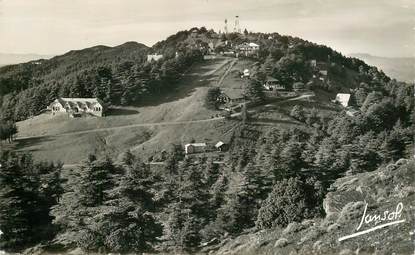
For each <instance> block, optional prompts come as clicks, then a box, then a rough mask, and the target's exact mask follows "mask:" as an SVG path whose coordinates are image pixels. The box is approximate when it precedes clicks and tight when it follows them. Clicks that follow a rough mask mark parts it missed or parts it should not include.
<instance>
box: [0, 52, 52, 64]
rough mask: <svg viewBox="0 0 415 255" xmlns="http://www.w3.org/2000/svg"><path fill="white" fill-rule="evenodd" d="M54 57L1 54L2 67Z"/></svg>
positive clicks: (0, 62)
mask: <svg viewBox="0 0 415 255" xmlns="http://www.w3.org/2000/svg"><path fill="white" fill-rule="evenodd" d="M52 57H53V55H40V54H15V53H0V66H5V65H14V64H20V63H25V62H29V61H33V60H38V59H50V58H52Z"/></svg>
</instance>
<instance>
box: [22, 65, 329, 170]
mask: <svg viewBox="0 0 415 255" xmlns="http://www.w3.org/2000/svg"><path fill="white" fill-rule="evenodd" d="M233 62H234V60H233V59H229V58H221V59H216V60H209V61H205V62H203V63H199V64H197V65H195V66H193V67H191V68H190V69H189V71H188V72H187V73H186V75H184V76H183V78H182V80H181V81H180V84H179V86H177V89H176V91H172V92H171V93H169V94H168V95H167V96H164V97H161V98H159V99H158V100H156V101H154V102H153V103H152V105H148V106H144V107H125V108H115V109H112V110H111V113H112V114H110V115H109V116H107V117H104V118H92V117H91V118H80V119H73V118H69V117H67V116H66V115H61V116H51V115H50V114H48V113H44V114H42V115H39V116H36V117H34V118H32V119H28V120H25V121H21V122H19V123H17V125H18V129H19V134H18V135H19V137H20V138H19V139H18V140H17V143H16V147H17V149H18V150H22V151H31V152H32V153H33V155H34V157H35V158H36V159H39V160H53V161H58V160H59V161H62V162H64V163H65V164H76V163H78V162H80V161H81V160H83V159H85V158H86V157H87V155H88V154H89V153H95V154H98V155H109V156H111V157H116V156H117V155H119V154H120V153H122V152H124V151H126V150H127V149H131V150H133V151H136V152H139V154H140V155H142V156H143V158H147V157H148V156H150V155H153V154H154V153H155V152H160V151H162V150H164V149H167V148H168V146H169V145H170V144H172V143H174V144H181V145H183V144H185V143H188V142H190V141H191V140H193V139H194V140H196V141H198V142H212V143H214V142H217V141H218V140H224V141H227V140H228V139H229V138H230V136H231V135H232V132H233V130H234V128H235V126H237V125H238V124H237V122H235V121H226V120H220V119H216V120H212V121H209V122H201V123H183V124H175V125H163V126H161V125H154V126H152V125H150V126H140V127H137V126H135V127H125V126H128V125H135V124H146V123H163V122H177V121H179V122H182V121H189V120H206V119H208V120H210V119H211V118H212V117H214V116H216V115H217V114H218V113H219V112H217V111H211V110H208V109H206V108H205V107H204V99H205V96H206V93H207V90H208V89H209V87H212V86H220V87H226V88H244V86H245V85H246V83H245V82H244V81H243V80H241V78H240V77H239V75H238V71H241V70H243V69H245V68H250V66H252V64H253V62H252V61H249V60H238V61H236V62H235V63H233ZM230 67H232V68H231V69H230ZM219 81H220V82H219ZM295 104H302V105H304V107H306V108H311V107H316V108H318V109H321V110H329V111H332V110H334V108H330V107H328V105H329V101H328V98H322V97H315V98H314V99H313V98H304V99H303V100H297V101H290V102H286V103H278V102H277V103H271V104H269V105H266V106H263V107H257V108H256V109H253V110H254V111H255V113H253V114H251V118H252V121H254V122H255V123H254V127H255V129H256V130H258V131H260V132H266V131H267V130H268V129H270V128H275V127H280V128H287V127H291V126H293V125H301V123H298V122H297V121H295V120H293V119H292V118H291V117H290V116H289V112H290V110H291V108H292V106H293V105H295ZM117 127H121V128H117ZM105 128H112V129H110V130H108V129H105ZM97 129H104V130H97ZM80 131H81V132H82V131H86V132H84V133H79V132H80ZM73 132H78V133H75V134H73ZM71 133H72V134H71Z"/></svg>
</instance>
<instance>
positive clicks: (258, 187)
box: [0, 28, 415, 254]
mask: <svg viewBox="0 0 415 255" xmlns="http://www.w3.org/2000/svg"><path fill="white" fill-rule="evenodd" d="M226 41H227V42H228V43H225V42H226ZM247 41H251V42H255V43H257V44H259V45H260V50H259V52H258V54H257V55H255V56H252V57H250V59H249V61H250V63H254V64H253V65H252V66H253V67H252V72H253V75H252V79H250V80H249V81H248V80H243V79H241V78H240V77H239V75H236V77H237V78H234V77H233V78H232V79H235V80H236V79H238V80H237V81H239V82H240V83H241V84H243V85H244V86H247V91H249V94H248V100H251V101H255V103H258V102H257V101H259V102H260V103H264V101H265V99H264V98H262V97H260V95H259V93H260V92H262V93H264V91H263V90H262V86H261V83H262V82H263V81H264V80H265V79H267V77H269V76H271V77H274V78H277V79H278V80H279V81H280V82H282V83H283V84H284V85H286V86H288V87H289V86H293V84H295V83H304V84H307V90H309V92H310V93H313V94H315V97H314V99H310V100H309V101H308V102H307V101H301V100H299V101H296V100H293V101H284V100H282V99H280V101H279V102H280V104H277V105H276V108H280V109H278V110H279V111H276V112H273V113H271V112H270V114H274V115H275V116H277V118H278V117H279V118H282V116H284V117H287V118H289V120H290V121H286V122H289V123H290V124H292V125H284V126H282V125H279V124H280V123H279V122H278V121H280V122H281V120H277V121H275V123H274V122H273V121H272V120H271V121H269V123H266V124H267V125H265V124H263V123H259V122H257V121H256V120H257V118H258V115H260V114H263V113H266V112H267V111H270V110H268V109H269V108H267V106H272V105H271V104H270V105H265V106H264V105H259V107H263V108H259V109H260V110H258V111H257V112H255V111H253V110H252V111H248V110H247V109H246V105H245V106H244V107H243V110H242V111H241V112H242V113H241V114H240V115H239V116H235V117H229V118H226V119H225V118H222V120H223V122H222V123H224V124H223V125H227V124H228V125H229V126H232V128H231V129H229V130H227V131H226V132H229V134H228V135H229V137H230V139H229V141H227V145H228V148H227V150H224V151H220V152H217V151H216V152H212V153H197V154H189V155H184V151H183V149H182V146H180V145H179V146H174V145H172V146H171V147H170V149H169V150H164V151H154V155H151V157H150V158H148V157H143V156H142V154H143V151H144V149H141V147H140V149H139V150H128V148H125V152H124V153H122V154H121V155H119V156H118V157H116V158H115V157H114V158H109V157H105V156H104V157H99V156H97V155H95V154H94V153H91V154H90V155H85V160H84V161H82V162H80V163H79V164H78V165H74V166H69V167H66V168H63V167H62V166H61V164H50V163H36V162H33V160H32V159H31V157H30V155H29V154H23V153H12V152H2V153H1V154H0V164H1V165H0V166H1V169H0V170H1V171H0V184H1V185H0V211H1V212H6V213H1V214H0V227H1V230H2V231H3V233H4V236H3V238H2V239H1V240H0V248H1V249H5V250H7V251H13V252H14V251H23V250H25V249H27V248H29V250H26V251H27V252H40V251H58V252H69V251H72V250H75V249H77V250H79V249H81V250H82V252H120V253H129V252H133V253H134V252H135V253H142V252H155V253H159V252H167V253H179V252H180V253H196V252H202V253H208V252H210V251H213V252H214V251H219V252H220V253H221V254H227V252H229V250H231V251H233V252H234V253H235V254H239V253H243V252H246V253H248V252H249V251H248V249H249V247H247V246H244V245H241V244H238V241H236V242H232V241H230V245H227V244H226V240H238V238H239V237H241V238H243V237H245V236H247V235H248V236H253V237H254V238H256V237H258V236H259V237H258V238H257V239H255V243H248V244H249V245H251V244H252V246H254V247H255V248H257V249H260V247H257V246H262V245H263V246H264V247H265V248H267V249H273V248H278V249H280V250H281V253H282V254H285V253H284V252H288V250H289V249H294V248H296V247H293V246H298V245H302V244H306V245H309V246H304V247H306V248H307V249H308V248H309V247H310V246H311V245H313V248H315V247H314V246H316V247H317V248H322V249H323V248H333V242H334V243H335V242H336V240H333V238H329V239H327V240H323V241H321V242H320V243H319V244H321V247H320V246H318V245H314V244H313V243H314V242H315V241H316V240H317V239H318V238H320V237H324V234H325V233H326V232H334V233H337V232H335V231H337V229H339V228H340V226H337V225H334V224H335V223H338V224H340V223H342V224H349V223H350V222H351V221H349V220H348V218H347V219H346V220H345V221H343V220H344V217H348V215H349V211H348V210H349V209H350V206H354V204H351V205H349V206H345V205H342V206H344V207H345V208H346V209H345V212H344V214H342V213H340V212H338V214H335V215H334V216H333V215H331V218H330V220H329V219H328V215H327V217H325V216H326V215H325V214H326V213H327V214H328V210H327V209H326V208H323V201H326V202H327V201H329V202H331V201H330V198H332V193H330V191H331V190H330V189H333V187H334V188H335V189H339V190H341V189H340V188H339V186H347V185H349V184H350V183H349V182H347V183H348V184H347V185H346V184H345V185H340V184H339V182H338V181H337V180H339V178H344V177H345V176H346V178H350V179H355V178H354V177H356V178H357V179H358V180H359V178H360V177H364V182H362V183H363V184H362V185H367V186H369V185H371V183H373V182H370V181H369V180H372V178H371V177H372V176H374V175H372V174H370V173H369V172H373V171H376V170H377V169H381V170H379V171H378V172H381V173H383V174H382V177H381V178H380V177H379V178H380V179H382V178H384V179H382V180H383V181H382V182H381V181H379V182H377V183H376V185H377V184H379V185H381V187H378V186H376V188H377V190H379V192H380V193H379V197H377V198H376V202H381V201H382V200H381V198H380V196H381V195H382V196H383V195H384V196H383V198H384V199H387V200H388V201H389V202H392V199H391V198H392V196H390V193H387V194H383V193H381V192H382V190H383V191H385V192H386V191H388V192H390V191H392V190H394V189H399V187H409V188H408V190H405V192H407V193H405V192H403V193H402V194H403V195H402V196H401V197H399V196H398V197H397V198H396V199H398V198H403V199H405V202H408V203H409V202H410V198H411V197H410V196H409V195H408V194H411V192H413V188H411V187H412V186H411V185H410V183H411V181H412V179H411V178H412V177H413V175H412V176H409V175H410V174H409V173H408V172H410V171H412V169H413V163H408V161H407V160H401V159H402V158H406V159H408V158H410V157H412V156H413V154H414V151H413V148H414V146H413V139H414V130H415V126H414V125H415V111H414V106H415V101H414V97H413V95H414V88H413V86H410V85H408V84H406V83H400V82H397V81H395V80H391V79H390V78H389V77H387V76H386V75H385V74H383V73H382V72H380V71H378V70H377V69H376V68H374V67H370V66H368V65H366V64H365V63H364V62H362V61H360V60H357V59H353V58H346V57H344V56H342V55H341V54H340V53H338V52H335V51H333V50H332V49H330V48H328V47H326V46H320V45H316V44H313V43H311V42H307V41H304V40H301V39H299V38H293V37H289V36H281V35H279V34H276V33H274V34H262V33H245V34H228V35H218V34H216V33H214V32H212V31H207V30H206V29H204V28H201V29H192V30H190V31H182V32H178V33H177V34H176V35H173V36H171V37H169V38H167V39H166V40H165V41H162V42H159V43H157V44H156V45H154V46H153V47H152V48H146V47H145V46H140V45H138V44H135V43H128V44H125V45H122V46H118V47H115V48H109V47H104V46H98V47H94V48H90V49H85V50H82V51H77V52H70V53H68V54H66V55H64V56H61V57H56V58H54V59H52V60H50V61H57V60H56V59H63V60H62V61H64V62H65V63H66V64H56V66H54V67H51V65H52V64H51V63H52V62H49V61H47V62H45V63H42V64H31V63H28V64H23V65H18V66H10V67H5V68H3V69H1V75H0V79H1V82H2V83H1V85H2V88H3V85H4V84H6V85H7V84H10V85H8V86H4V90H2V91H3V92H2V93H3V94H2V95H3V106H2V112H3V118H5V119H11V120H19V119H24V118H26V117H28V116H31V115H33V114H36V113H37V112H38V111H41V110H42V109H43V108H44V107H45V105H47V103H48V102H49V101H48V100H52V99H54V97H56V96H96V97H99V98H101V99H103V100H104V101H105V102H106V103H107V104H112V105H118V104H121V105H129V104H142V103H145V102H146V100H152V98H155V97H157V96H158V95H160V94H161V93H169V90H170V89H172V88H174V86H175V84H176V83H175V81H177V80H179V79H180V77H181V74H183V73H184V72H186V70H187V68H188V67H189V65H191V64H192V63H195V62H197V61H201V60H202V56H203V54H205V53H206V52H207V51H208V47H210V46H209V43H213V44H214V45H216V48H215V51H217V52H221V51H228V50H231V49H232V46H231V44H233V45H234V44H238V43H241V42H247ZM132 49H133V50H132ZM111 52H112V53H114V52H118V53H114V54H115V55H117V54H119V55H117V57H115V55H113V57H108V55H111ZM121 52H123V53H121ZM132 52H135V53H134V54H131V53H132ZM176 52H177V54H176ZM147 53H158V54H163V56H164V58H162V59H161V60H159V61H154V62H147V61H146V59H145V55H146V54H147ZM84 54H86V55H88V57H86V56H85V57H83V55H84ZM94 54H96V56H95V57H91V56H89V55H92V56H93V55H94ZM123 54H124V55H123ZM120 55H121V56H124V57H121V56H120ZM79 56H82V57H79ZM78 58H81V59H82V60H78V61H79V63H83V64H80V66H82V65H83V68H81V67H78V65H75V62H76V61H75V59H78ZM69 59H72V60H71V61H69ZM86 59H89V61H91V62H88V61H87V60H86ZM97 59H98V60H99V61H98V60H97ZM126 59H127V60H126ZM240 59H242V57H241V58H240ZM238 61H239V60H238ZM241 61H242V60H241ZM98 62H99V64H96V63H98ZM69 63H72V64H69ZM312 63H316V64H315V65H313V64H312ZM44 64H46V65H45V66H49V67H48V68H47V70H46V69H45V70H43V71H41V70H42V69H41V66H43V65H44ZM62 66H71V67H72V68H73V69H70V68H69V67H68V68H69V69H70V70H72V71H69V69H68V70H67V69H66V68H63V67H62ZM26 67H27V70H26V72H24V71H22V70H23V69H25V68H26ZM203 67H205V68H206V66H202V68H201V69H203ZM316 68H320V70H318V69H316ZM19 70H20V71H19ZM28 70H29V71H28ZM58 70H59V71H58ZM228 70H230V69H228ZM320 71H327V75H326V74H324V79H319V77H314V76H316V75H319V74H318V73H320V74H321V72H320ZM224 72H225V73H226V71H224ZM13 73H14V74H15V75H12V74H13ZM324 73H325V72H324ZM232 75H233V74H232ZM19 77H20V78H19ZM22 77H25V78H24V79H23V78H22ZM52 77H53V78H52ZM196 77H197V76H196ZM199 77H200V76H199ZM188 78H189V77H188ZM191 78H192V76H190V78H189V79H191ZM208 78H210V77H208ZM320 78H322V77H320ZM19 79H20V80H19ZM229 80H231V79H229ZM35 81H36V82H35ZM245 82H246V83H245ZM13 84H15V85H16V86H14V85H13ZM204 84H205V83H203V85H204ZM206 84H208V83H206ZM258 84H259V86H258ZM203 85H200V86H203ZM241 86H242V85H241ZM216 88H217V87H216ZM205 89H206V94H208V92H207V90H208V88H205ZM337 92H346V93H351V95H352V104H353V107H354V109H355V112H354V113H353V114H350V112H348V110H349V109H347V108H343V107H341V106H339V105H336V104H335V103H333V102H331V100H330V99H333V98H334V97H332V96H333V95H334V94H335V93H337ZM188 98H191V95H190V96H188ZM307 99H309V98H307ZM196 100H198V101H199V103H200V101H201V97H198V98H197V99H196ZM319 101H324V102H325V104H319V103H320V102H319ZM186 102H187V101H186ZM284 102H285V103H286V104H290V105H288V106H286V107H285V108H284V105H283V104H284ZM260 103H258V104H260ZM303 104H304V105H307V106H315V107H314V108H313V107H308V108H307V107H304V106H303ZM203 107H211V108H215V106H213V107H212V106H209V105H206V106H203ZM249 107H250V106H249ZM154 108H155V109H156V110H157V107H154ZM253 108H254V107H252V108H251V109H253ZM333 109H334V110H333ZM212 111H214V110H212ZM203 121H206V120H203ZM8 123H10V125H12V122H8ZM203 125H204V124H203ZM163 128H166V127H161V128H160V129H163ZM206 128H211V129H212V131H213V132H220V128H221V127H220V125H219V124H218V125H217V126H214V125H212V126H208V125H206ZM183 130H185V129H183ZM183 130H182V129H180V127H178V129H176V130H175V131H176V132H185V131H183ZM35 140H36V139H35ZM39 142H40V141H39ZM158 142H159V143H165V142H166V141H165V140H158ZM217 155H221V158H220V159H218V157H217ZM52 160H53V159H51V161H52ZM154 160H156V161H157V162H154ZM395 162H401V163H402V162H404V163H405V166H401V165H402V164H401V163H400V164H395ZM153 163H157V164H153ZM407 163H408V164H407ZM154 165H156V166H157V168H156V169H154V168H152V167H153V166H154ZM399 166H401V168H400V170H399V172H398V173H399V175H397V176H394V175H393V174H392V172H393V170H395V169H397V168H398V167H399ZM384 169H386V170H387V171H384ZM378 172H376V173H378ZM365 176H366V177H365ZM367 176H369V177H367ZM395 177H396V178H399V179H396V178H395ZM401 179H402V181H401ZM340 180H344V179H340ZM341 182H343V181H341ZM397 183H401V184H402V185H403V186H398V185H397ZM330 187H332V188H330ZM395 187H398V188H395ZM357 190H358V188H357V187H353V191H354V192H355V193H356V192H357ZM360 190H362V189H361V188H360ZM349 191H350V190H349ZM355 193H353V194H355ZM367 194H371V193H370V191H367V192H366V195H367ZM377 194H378V193H377ZM48 197H52V198H53V199H46V198H48ZM364 198H365V197H363V198H362V197H359V199H362V200H363V199H364ZM378 198H379V199H378ZM31 201H34V203H36V205H37V206H36V208H37V209H36V210H35V209H33V208H34V207H33V204H32V203H31ZM353 202H356V201H353ZM412 203H413V202H412ZM360 205H361V204H360ZM409 205H410V204H409ZM409 205H408V206H409ZM412 205H413V204H412ZM353 208H354V207H353ZM353 208H352V209H353ZM359 208H360V209H361V207H359ZM324 209H326V210H324ZM340 209H342V208H340ZM352 211H353V212H352V213H353V215H357V214H359V213H360V211H359V210H358V209H356V208H354V209H353V210H352ZM356 211H357V213H356ZM345 215H346V216H345ZM34 219H37V220H38V221H35V220H34ZM309 219H314V220H313V221H306V220H309ZM334 221H335V222H334ZM299 222H303V223H304V224H303V223H301V224H300V223H299ZM21 223H24V226H25V227H21V226H22V224H21ZM314 223H315V224H314ZM302 225H304V228H303V226H302ZM332 225H333V226H332ZM329 226H330V228H329ZM345 226H346V227H345V229H346V230H350V229H351V228H352V227H351V226H352V225H345ZM405 226H406V225H405ZM297 227H298V228H297ZM300 227H301V229H300ZM284 228H286V229H287V231H286V232H285V233H284V236H281V233H280V232H281V231H280V230H282V229H284ZM293 228H294V229H293ZM16 229H17V231H16ZM39 229H42V231H43V232H41V234H39V235H35V234H34V233H36V231H38V230H39ZM406 230H407V228H406V227H405V231H406ZM274 231H275V232H276V233H277V236H278V239H279V238H280V237H281V238H284V240H282V241H279V243H278V244H275V247H274V246H273V247H269V242H270V241H269V242H268V243H266V242H262V241H264V240H261V235H262V234H263V233H269V232H274ZM298 231H303V232H299V233H304V235H302V236H299V234H295V233H296V232H298ZM342 231H344V230H342ZM19 233H23V234H19ZM342 233H343V232H342ZM285 234H286V235H285ZM326 236H327V235H326ZM267 238H268V237H267ZM273 238H274V236H272V237H269V240H274V239H273ZM296 238H297V239H298V238H299V239H300V240H297V241H298V242H295V240H296ZM258 239H259V240H258ZM235 243H236V244H235ZM275 243H276V242H275ZM228 244H229V242H228ZM257 244H258V245H257ZM259 244H261V245H259ZM289 244H291V246H290V245H289ZM391 244H392V243H391ZM368 245H372V244H371V243H369V242H365V241H364V240H361V241H360V242H359V243H357V244H353V248H355V249H358V248H359V249H360V248H362V249H363V248H367V247H368ZM237 246H241V247H243V248H242V249H245V250H234V248H235V247H237ZM31 247H35V248H31ZM222 247H223V249H221V248H222ZM285 247H286V248H285ZM228 248H229V250H226V249H228ZM392 248H393V247H392ZM224 249H225V250H224ZM340 250H341V249H338V248H335V249H332V250H329V251H333V252H338V251H340ZM247 251H248V252H247ZM316 253H318V252H316ZM254 254H255V252H254Z"/></svg>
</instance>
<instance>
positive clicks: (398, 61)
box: [350, 53, 415, 82]
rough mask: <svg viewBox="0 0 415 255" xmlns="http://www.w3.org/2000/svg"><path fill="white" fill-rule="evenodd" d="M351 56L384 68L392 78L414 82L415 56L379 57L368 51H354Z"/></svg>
mask: <svg viewBox="0 0 415 255" xmlns="http://www.w3.org/2000/svg"><path fill="white" fill-rule="evenodd" d="M350 56H351V57H354V58H359V59H361V60H363V61H365V62H366V63H367V64H369V65H372V66H376V67H378V68H380V69H382V70H383V71H384V72H385V73H386V74H387V75H389V76H390V77H391V78H394V79H397V80H399V81H405V82H413V81H414V80H415V57H406V58H392V57H379V56H372V55H370V54H367V53H353V54H350Z"/></svg>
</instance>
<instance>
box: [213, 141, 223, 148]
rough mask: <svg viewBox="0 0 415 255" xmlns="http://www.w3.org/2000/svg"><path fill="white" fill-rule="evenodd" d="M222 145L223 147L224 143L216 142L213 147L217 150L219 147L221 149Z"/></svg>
mask: <svg viewBox="0 0 415 255" xmlns="http://www.w3.org/2000/svg"><path fill="white" fill-rule="evenodd" d="M222 145H225V143H224V142H222V141H219V142H217V143H216V144H215V147H216V148H219V147H221V146H222Z"/></svg>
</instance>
